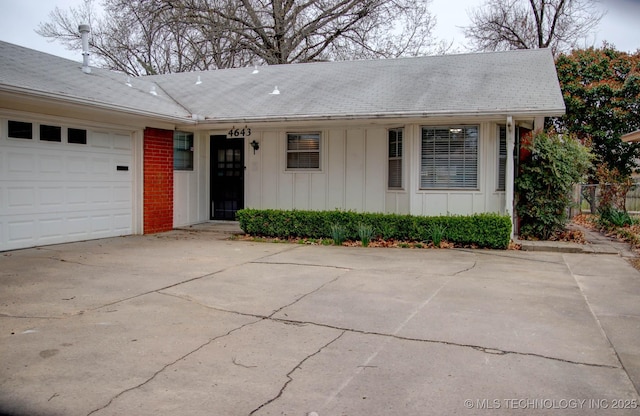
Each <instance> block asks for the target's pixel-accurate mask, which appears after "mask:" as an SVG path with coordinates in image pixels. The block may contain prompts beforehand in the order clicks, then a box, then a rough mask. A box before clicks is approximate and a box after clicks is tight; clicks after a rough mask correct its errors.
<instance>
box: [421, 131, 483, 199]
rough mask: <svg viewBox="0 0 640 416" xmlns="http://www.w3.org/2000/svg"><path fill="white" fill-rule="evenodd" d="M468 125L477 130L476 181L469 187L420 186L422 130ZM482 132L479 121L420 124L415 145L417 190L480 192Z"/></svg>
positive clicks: (429, 191)
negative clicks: (416, 148)
mask: <svg viewBox="0 0 640 416" xmlns="http://www.w3.org/2000/svg"><path fill="white" fill-rule="evenodd" d="M469 127H474V128H475V129H476V131H477V141H476V183H475V186H469V187H423V186H422V177H423V172H422V154H423V148H422V137H423V131H424V130H425V129H457V128H461V129H464V128H469ZM482 132H483V126H482V124H480V123H476V124H474V123H469V124H465V123H461V124H446V125H444V124H436V125H421V126H420V127H419V129H418V143H417V147H418V154H417V161H418V183H417V186H418V191H419V192H421V193H439V192H442V193H449V192H475V193H478V192H481V189H480V188H481V180H482V175H481V169H482V165H481V160H482V153H483V152H482Z"/></svg>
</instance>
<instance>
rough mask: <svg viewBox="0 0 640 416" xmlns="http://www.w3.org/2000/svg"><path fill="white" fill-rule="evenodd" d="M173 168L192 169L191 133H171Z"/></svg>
mask: <svg viewBox="0 0 640 416" xmlns="http://www.w3.org/2000/svg"><path fill="white" fill-rule="evenodd" d="M173 169H174V170H193V133H185V132H181V131H176V132H175V133H173Z"/></svg>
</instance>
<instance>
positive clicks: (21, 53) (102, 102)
mask: <svg viewBox="0 0 640 416" xmlns="http://www.w3.org/2000/svg"><path fill="white" fill-rule="evenodd" d="M79 56H80V55H79ZM0 62H1V64H0V90H13V91H19V92H26V93H31V94H35V95H42V96H47V97H52V98H59V99H62V100H68V101H72V102H82V103H86V104H87V105H94V106H97V107H105V108H111V109H117V110H122V111H127V112H131V113H136V114H142V115H153V116H156V117H160V118H169V119H173V118H186V117H190V112H189V111H188V110H187V109H186V108H183V107H182V106H180V105H179V104H178V103H176V102H175V101H174V100H173V99H172V98H171V97H168V96H167V95H166V94H161V91H159V90H158V93H159V95H158V96H153V95H151V94H150V93H149V91H150V90H151V87H152V86H154V84H153V83H152V81H150V80H145V79H136V82H134V83H132V87H128V86H127V85H126V84H125V83H126V80H127V77H126V76H125V75H123V74H121V73H117V72H113V71H108V70H104V69H99V68H91V73H90V74H85V73H83V72H82V64H81V63H79V62H75V61H72V60H68V59H64V58H60V57H57V56H54V55H49V54H46V53H43V52H39V51H35V50H33V49H28V48H24V47H21V46H17V45H13V44H10V43H7V42H2V41H0ZM156 89H157V86H156Z"/></svg>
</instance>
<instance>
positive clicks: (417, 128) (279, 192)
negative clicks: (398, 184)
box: [245, 122, 504, 215]
mask: <svg viewBox="0 0 640 416" xmlns="http://www.w3.org/2000/svg"><path fill="white" fill-rule="evenodd" d="M454 124H456V125H457V124H476V125H479V127H480V130H479V134H480V139H479V144H478V146H479V147H478V160H479V162H478V163H479V166H478V175H479V178H478V189H477V190H421V189H420V183H419V180H420V172H419V170H420V151H421V148H420V146H421V144H420V138H421V127H422V125H425V124H420V125H418V124H415V125H405V126H397V125H394V126H388V127H389V128H397V127H404V129H405V133H404V152H405V153H404V155H403V158H404V160H403V178H404V181H403V189H400V190H390V189H388V188H387V146H388V145H387V131H388V127H387V126H371V127H361V128H344V129H341V128H329V129H322V128H304V129H286V130H277V131H276V130H265V131H254V136H252V139H255V140H257V141H259V142H260V149H259V150H258V151H256V152H255V154H254V152H253V150H252V149H251V148H250V147H249V146H248V143H246V159H245V161H246V164H247V171H246V177H245V186H246V189H245V195H246V198H245V201H246V203H245V205H246V207H250V208H259V209H267V208H272V209H283V210H291V209H299V210H333V209H343V210H353V211H358V212H386V213H398V214H409V213H410V214H414V215H446V214H472V213H479V212H503V211H504V192H499V191H496V187H497V180H498V177H497V165H498V148H497V146H498V142H497V140H498V133H497V124H496V123H488V122H483V123H454ZM289 132H320V133H321V144H320V148H321V151H320V169H318V170H308V171H305V170H288V169H287V168H286V145H287V143H286V141H287V133H289Z"/></svg>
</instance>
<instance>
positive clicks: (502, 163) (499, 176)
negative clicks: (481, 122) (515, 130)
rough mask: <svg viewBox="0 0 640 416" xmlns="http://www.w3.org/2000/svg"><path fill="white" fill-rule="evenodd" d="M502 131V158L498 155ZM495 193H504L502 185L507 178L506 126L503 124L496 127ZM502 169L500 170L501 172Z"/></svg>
mask: <svg viewBox="0 0 640 416" xmlns="http://www.w3.org/2000/svg"><path fill="white" fill-rule="evenodd" d="M502 129H504V156H503V155H501V154H500V147H501V138H500V130H502ZM496 134H497V135H496V159H497V164H496V186H495V188H496V189H495V191H496V192H505V187H504V185H505V184H506V180H507V178H506V177H505V175H506V172H507V126H506V125H505V124H498V125H497V126H496ZM501 167H502V170H501ZM501 180H502V181H503V183H502V185H503V186H502V188H501V187H500V181H501Z"/></svg>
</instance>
